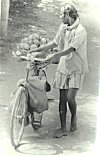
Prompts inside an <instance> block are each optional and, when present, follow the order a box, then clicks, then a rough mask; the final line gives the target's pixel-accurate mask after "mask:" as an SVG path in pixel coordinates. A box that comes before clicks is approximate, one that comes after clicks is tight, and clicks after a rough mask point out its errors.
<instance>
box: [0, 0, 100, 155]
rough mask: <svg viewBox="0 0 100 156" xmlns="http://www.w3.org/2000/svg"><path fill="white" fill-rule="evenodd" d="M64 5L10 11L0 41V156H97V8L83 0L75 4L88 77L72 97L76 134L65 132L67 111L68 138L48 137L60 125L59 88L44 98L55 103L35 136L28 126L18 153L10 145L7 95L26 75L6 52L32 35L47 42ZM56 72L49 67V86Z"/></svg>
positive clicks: (54, 3)
mask: <svg viewBox="0 0 100 156" xmlns="http://www.w3.org/2000/svg"><path fill="white" fill-rule="evenodd" d="M63 1H64V0H63ZM63 1H60V0H55V1H52V0H51V1H47V0H44V1H43V0H42V1H41V0H34V1H33V2H32V0H26V2H28V4H27V5H26V6H25V7H23V5H22V7H18V6H17V5H15V8H14V9H11V10H10V16H9V25H8V37H7V42H1V43H0V46H1V49H0V50H1V51H0V112H1V113H0V125H1V126H0V153H2V156H8V155H9V156H11V155H14V156H20V155H29V156H31V155H61V156H62V155H69V156H70V155H73V154H74V155H77V156H78V155H87V156H89V155H99V153H98V149H99V148H98V141H99V137H100V135H99V130H100V128H99V117H100V115H99V114H100V111H99V110H100V108H99V107H98V106H99V105H98V104H99V100H100V96H99V87H100V85H99V84H100V80H99V79H100V77H99V76H100V73H99V71H100V70H99V68H100V66H99V63H100V44H99V43H100V21H99V20H98V15H99V10H100V6H99V5H98V4H96V3H91V2H89V3H87V2H86V1H85V0H84V3H83V2H82V1H81V2H80V1H79V0H78V1H76V2H77V3H76V6H77V8H78V10H79V13H80V17H81V23H82V24H83V25H84V27H85V28H86V30H87V34H88V58H89V74H87V75H86V78H85V82H84V86H83V89H82V90H81V91H79V94H78V95H77V103H78V130H77V131H76V132H75V133H70V132H69V127H70V112H69V111H68V115H67V123H68V127H67V129H68V136H67V137H63V138H60V139H54V138H53V133H54V130H55V129H56V128H58V127H59V126H60V125H59V124H60V123H59V114H58V102H59V101H58V95H59V94H58V90H52V91H51V92H50V93H49V94H48V97H50V98H54V99H55V100H54V101H51V102H50V104H49V110H48V111H46V112H44V115H43V126H42V128H40V129H39V130H38V131H37V132H35V131H34V130H33V129H32V127H31V126H28V127H27V128H26V129H25V132H24V136H23V140H22V144H21V146H20V147H19V148H18V149H17V151H15V150H14V149H13V148H12V146H11V144H10V139H9V120H10V113H9V111H8V109H9V105H10V94H11V92H12V91H13V90H14V88H16V83H17V81H18V80H19V79H20V78H22V77H23V76H24V74H25V63H18V62H17V60H16V59H15V58H13V57H12V54H11V52H12V51H13V50H16V44H17V43H19V42H20V41H21V39H22V38H24V37H26V36H28V35H29V34H31V33H34V32H39V33H40V34H41V35H43V36H46V37H49V38H50V39H52V38H53V37H54V36H55V34H56V31H57V29H58V27H59V24H60V21H59V8H60V4H61V3H62V2H63ZM74 2H75V0H74ZM1 52H2V53H1ZM55 69H56V65H51V66H49V67H48V71H47V76H48V80H49V82H52V79H53V74H54V72H55ZM22 71H23V72H22ZM97 127H98V129H97Z"/></svg>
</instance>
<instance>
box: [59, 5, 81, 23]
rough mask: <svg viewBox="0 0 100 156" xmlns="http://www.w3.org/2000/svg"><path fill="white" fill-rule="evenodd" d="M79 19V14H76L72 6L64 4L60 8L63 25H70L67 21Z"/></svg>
mask: <svg viewBox="0 0 100 156" xmlns="http://www.w3.org/2000/svg"><path fill="white" fill-rule="evenodd" d="M77 17H79V14H78V12H77V9H76V8H75V7H74V5H72V4H69V3H66V4H65V5H64V6H63V7H62V8H61V16H60V18H62V20H63V22H64V23H67V24H70V23H69V20H70V19H73V20H74V21H75V20H76V19H77Z"/></svg>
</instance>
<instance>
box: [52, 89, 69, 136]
mask: <svg viewBox="0 0 100 156" xmlns="http://www.w3.org/2000/svg"><path fill="white" fill-rule="evenodd" d="M66 92H67V90H64V89H61V90H60V102H59V116H60V122H61V128H60V129H57V131H56V133H55V134H54V137H55V138H60V137H62V136H66V135H67V130H66V112H67V105H66V100H67V98H66Z"/></svg>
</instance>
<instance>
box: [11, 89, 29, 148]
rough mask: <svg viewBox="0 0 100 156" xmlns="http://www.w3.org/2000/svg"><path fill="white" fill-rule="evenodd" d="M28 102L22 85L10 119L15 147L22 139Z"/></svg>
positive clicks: (16, 96)
mask: <svg viewBox="0 0 100 156" xmlns="http://www.w3.org/2000/svg"><path fill="white" fill-rule="evenodd" d="M26 102H27V101H26V94H25V89H24V88H23V87H20V88H19V89H18V91H17V93H16V95H15V99H14V103H13V109H12V114H11V121H10V138H11V144H12V146H13V147H17V146H18V145H19V144H20V141H21V139H22V135H23V131H24V122H25V114H26V104H27V103H26Z"/></svg>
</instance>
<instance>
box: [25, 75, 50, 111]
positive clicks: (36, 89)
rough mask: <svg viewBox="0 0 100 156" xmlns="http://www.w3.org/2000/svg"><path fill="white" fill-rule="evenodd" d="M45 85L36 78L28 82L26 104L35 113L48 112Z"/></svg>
mask: <svg viewBox="0 0 100 156" xmlns="http://www.w3.org/2000/svg"><path fill="white" fill-rule="evenodd" d="M45 84H46V82H44V81H42V80H40V79H38V78H37V77H36V78H35V77H34V78H33V79H31V80H29V82H28V86H27V89H28V104H29V106H30V108H31V109H32V110H33V111H35V112H37V113H41V112H43V111H45V110H48V98H47V96H46V90H45Z"/></svg>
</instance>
